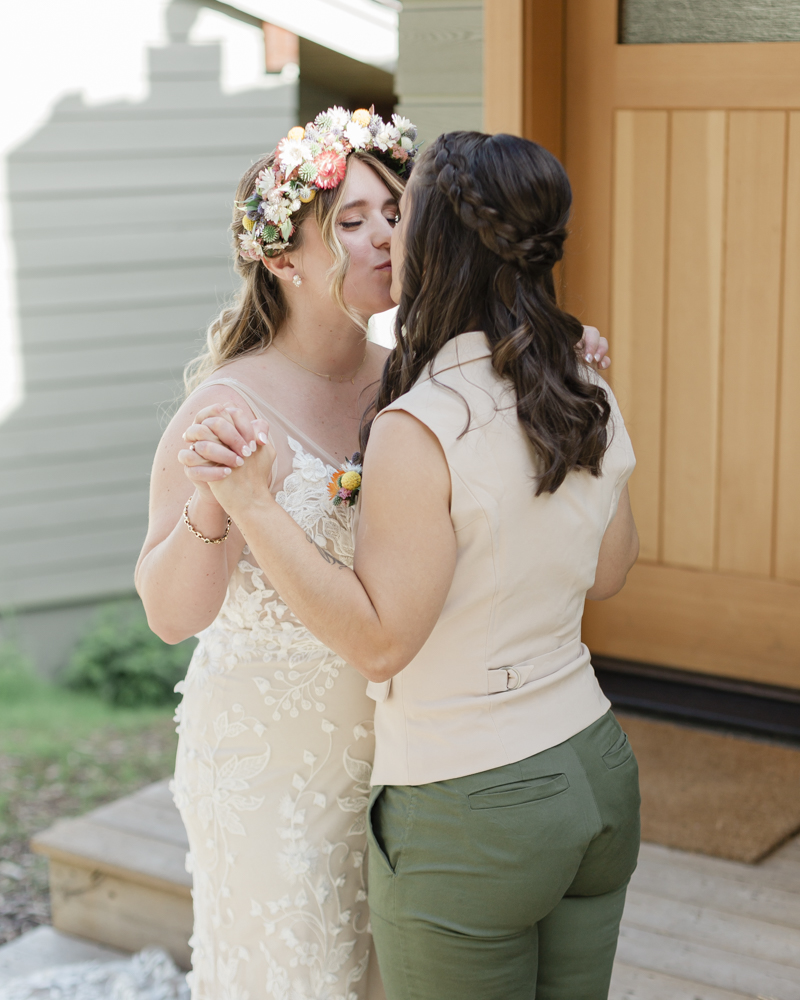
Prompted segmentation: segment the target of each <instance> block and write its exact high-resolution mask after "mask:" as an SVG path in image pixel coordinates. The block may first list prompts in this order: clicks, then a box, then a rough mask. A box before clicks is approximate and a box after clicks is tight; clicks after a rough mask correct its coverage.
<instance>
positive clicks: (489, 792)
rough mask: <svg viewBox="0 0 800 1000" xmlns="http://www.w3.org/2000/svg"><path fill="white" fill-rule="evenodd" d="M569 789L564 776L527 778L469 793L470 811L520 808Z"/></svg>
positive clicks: (548, 775)
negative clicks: (501, 807)
mask: <svg viewBox="0 0 800 1000" xmlns="http://www.w3.org/2000/svg"><path fill="white" fill-rule="evenodd" d="M568 788H569V779H568V778H567V776H566V774H547V775H545V776H544V777H542V778H529V779H528V780H527V781H512V782H510V783H509V784H506V785H495V786H494V787H492V788H481V789H479V790H478V791H477V792H470V794H469V795H468V796H467V798H468V799H469V807H470V809H495V808H497V807H500V806H521V805H524V804H525V803H526V802H536V801H538V800H539V799H549V798H551V797H552V796H553V795H559V794H560V793H561V792H565V791H566V790H567V789H568Z"/></svg>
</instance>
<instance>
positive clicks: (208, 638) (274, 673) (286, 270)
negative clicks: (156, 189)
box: [136, 109, 402, 1000]
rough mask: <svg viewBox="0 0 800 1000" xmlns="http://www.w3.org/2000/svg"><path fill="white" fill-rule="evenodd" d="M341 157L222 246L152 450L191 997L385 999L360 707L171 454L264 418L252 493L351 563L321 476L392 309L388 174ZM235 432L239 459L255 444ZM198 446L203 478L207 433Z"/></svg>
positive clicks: (377, 365)
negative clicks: (218, 426)
mask: <svg viewBox="0 0 800 1000" xmlns="http://www.w3.org/2000/svg"><path fill="white" fill-rule="evenodd" d="M333 112H337V109H333ZM331 113H332V112H329V113H328V114H329V115H330V114H331ZM349 117H350V116H349V114H348V116H347V118H348V119H349ZM334 128H335V123H334ZM291 140H292V136H290V137H289V140H287V141H286V142H290V141H291ZM284 148H285V147H284ZM280 150H281V147H279V151H278V154H277V155H278V157H280V155H281V154H280ZM292 151H293V150H292V147H289V152H292ZM294 152H296V149H295V150H294ZM287 155H288V154H287ZM340 159H341V165H342V167H343V166H344V164H345V163H346V164H347V170H346V176H344V177H340V178H339V180H340V181H342V180H343V183H339V184H338V187H334V186H331V187H329V188H320V189H318V190H316V197H315V198H314V200H313V201H311V200H309V201H308V202H307V203H301V201H300V200H297V201H296V204H294V205H292V204H289V210H290V212H291V223H292V224H294V226H295V227H296V228H295V230H294V232H293V233H292V235H291V237H290V238H289V240H288V241H287V245H285V246H283V247H282V248H281V251H282V252H278V253H275V254H274V255H273V256H267V255H262V254H258V253H257V252H255V253H252V254H250V255H248V256H241V255H238V254H237V269H238V270H239V272H240V274H241V277H242V279H243V280H242V288H241V291H240V294H239V298H238V301H237V302H236V303H235V304H234V305H233V306H232V307H231V308H230V309H228V310H226V311H225V312H224V313H223V314H222V315H221V316H220V318H219V319H218V320H217V322H216V323H215V324H214V325H213V326H212V328H211V331H210V335H209V349H208V352H207V353H206V354H205V355H203V356H202V358H201V359H200V360H199V362H198V363H196V364H195V366H194V367H193V368H192V370H191V375H190V378H191V379H192V381H190V388H191V389H193V391H192V392H191V394H190V395H189V397H188V398H187V400H186V402H185V403H184V404H183V406H182V407H181V408H180V410H179V411H178V413H177V414H176V416H175V418H174V419H173V421H172V422H171V424H170V426H169V428H168V429H167V431H166V433H165V434H164V437H163V439H162V442H161V444H160V446H159V449H158V453H157V455H156V460H155V464H154V467H153V478H152V491H151V519H150V529H149V533H148V536H147V539H146V542H145V545H144V548H143V551H142V555H141V557H140V561H139V565H138V567H137V578H136V582H137V588H138V590H139V593H140V594H141V596H142V599H143V601H144V604H145V608H146V610H147V614H148V620H149V622H150V625H151V627H152V628H153V630H154V631H155V632H157V633H158V634H159V635H160V636H161V637H162V638H163V639H165V640H166V641H167V642H176V641H179V640H181V639H183V638H185V637H187V636H189V635H194V634H196V635H198V636H199V644H198V646H197V649H196V651H195V654H194V657H193V659H192V662H191V664H190V666H189V670H188V673H187V676H186V679H185V680H184V681H183V682H182V683H181V685H179V690H180V691H181V693H182V695H183V700H182V702H181V704H180V706H179V708H178V714H177V718H178V722H179V725H178V733H179V747H178V758H177V763H176V770H175V780H174V795H175V801H176V804H177V805H178V807H179V809H180V812H181V815H182V817H183V820H184V822H185V824H186V828H187V831H188V835H189V845H190V853H189V856H188V858H187V864H188V866H189V868H190V870H191V872H192V876H193V883H194V889H193V899H194V918H195V919H194V934H193V937H192V942H191V943H192V948H193V957H192V967H193V968H192V972H191V973H190V977H189V979H190V985H191V993H192V998H193V1000H260V998H262V997H272V998H276V1000H307V998H308V1000H311V998H319V1000H322V998H326V1000H379V998H381V997H382V996H383V990H382V987H381V986H380V979H379V976H378V975H377V971H376V969H373V970H370V969H369V958H370V943H371V936H370V928H369V912H368V908H367V902H366V898H367V897H366V885H365V880H364V872H365V864H364V853H365V849H366V833H365V829H366V828H365V808H366V804H367V796H368V792H369V778H370V771H371V763H372V756H373V734H372V716H373V711H374V702H372V701H370V700H369V699H368V698H367V695H366V682H365V681H364V679H363V678H362V677H361V676H360V675H359V674H358V673H356V672H355V671H354V670H352V669H351V668H350V667H348V666H347V664H345V663H344V661H343V660H342V659H341V658H340V657H339V656H337V655H336V654H334V653H333V652H331V651H330V650H329V649H327V648H326V647H325V646H324V645H323V644H322V643H321V642H319V641H318V640H317V639H316V638H315V637H314V636H313V635H312V634H311V633H310V632H309V631H308V630H307V629H306V628H305V627H304V626H303V625H302V623H301V622H299V621H298V620H297V619H296V618H295V617H294V616H293V615H292V614H291V613H290V612H289V610H288V608H287V607H286V605H285V604H284V603H283V601H282V600H281V598H280V595H278V594H277V593H276V592H275V590H274V589H273V588H272V587H271V586H270V582H269V580H268V579H266V578H265V575H264V573H263V571H262V570H261V569H260V567H259V566H258V565H257V563H256V562H255V560H254V559H253V557H252V555H251V553H250V552H249V550H248V549H247V547H246V546H245V545H244V540H243V538H242V536H241V534H240V533H239V532H238V530H237V528H236V525H235V524H231V525H229V526H228V524H227V518H226V515H225V512H224V511H223V510H222V509H221V508H220V507H219V506H218V505H217V504H216V501H214V499H213V495H212V493H211V491H210V489H209V488H208V486H207V485H205V484H204V483H199V484H197V488H196V489H195V490H194V492H193V493H192V486H190V485H189V484H188V483H187V480H186V479H185V477H184V474H183V470H182V468H181V466H180V465H179V464H178V462H177V461H176V456H177V454H178V452H179V451H180V449H181V448H183V447H185V445H184V443H183V440H182V432H183V431H185V429H186V428H187V426H189V425H190V424H192V422H193V421H195V422H196V423H197V425H199V424H200V422H201V421H202V420H203V419H205V418H206V417H207V416H208V415H209V414H213V413H214V412H217V411H218V410H222V409H227V410H229V411H230V410H233V411H235V412H234V419H235V421H236V422H237V424H238V426H239V427H241V428H249V426H250V421H251V420H252V418H253V416H254V415H255V416H260V417H264V418H266V419H268V420H269V422H270V426H271V435H272V438H273V444H274V446H275V448H276V451H277V456H278V457H277V458H276V460H275V463H274V464H273V468H272V476H271V482H270V483H265V484H264V485H265V488H269V489H270V490H271V491H272V493H273V494H274V496H275V498H276V500H277V502H278V503H280V504H281V506H282V507H284V509H285V510H287V511H288V512H289V513H290V514H291V515H292V517H293V518H294V519H295V520H296V521H297V523H298V524H299V525H300V526H301V527H302V528H303V529H304V531H306V533H307V535H308V537H309V540H310V541H312V542H313V543H314V544H316V545H317V546H319V547H320V548H321V549H322V550H323V551H324V552H326V553H328V554H329V555H330V557H332V558H336V559H338V560H340V561H341V562H344V563H346V564H348V565H349V564H352V559H353V524H352V522H353V514H354V510H353V508H351V507H350V506H348V505H347V504H346V503H345V504H341V505H338V506H335V505H334V504H333V503H332V501H331V497H330V495H329V490H328V484H329V482H330V480H331V477H332V476H333V474H334V472H336V470H338V469H341V468H342V465H343V463H344V461H345V460H346V459H347V457H348V456H350V455H351V454H352V453H353V452H355V451H356V448H357V441H358V427H359V421H360V417H361V413H362V410H363V409H364V404H365V400H366V399H367V398H368V394H367V393H366V390H367V389H368V387H369V386H370V385H373V384H374V383H375V382H376V381H377V380H378V379H379V378H380V372H381V369H382V365H383V360H384V357H385V350H384V349H383V348H381V347H380V346H378V345H376V344H372V343H367V340H366V336H365V322H366V320H367V318H368V317H369V316H370V315H372V314H374V313H376V312H380V311H383V310H385V309H388V308H389V307H390V306H391V305H392V302H391V300H390V298H389V286H390V282H391V270H390V267H389V266H388V265H389V238H390V235H391V231H392V227H393V225H394V223H395V220H396V213H397V201H398V199H399V195H400V193H401V191H402V181H401V179H400V177H399V176H398V174H397V173H395V172H394V171H393V170H391V169H389V168H388V167H387V166H386V165H385V163H384V162H381V159H380V158H379V157H378V156H375V155H371V154H370V153H369V152H366V151H363V150H362V151H355V152H351V153H350V155H349V157H348V158H347V160H345V157H344V156H341V158H340ZM383 159H384V161H385V159H386V158H385V157H384V158H383ZM336 165H337V164H335V163H334V166H336ZM273 166H274V167H276V168H279V166H280V165H279V164H276V163H275V162H274V159H273V157H272V156H270V157H267V158H265V159H264V160H262V161H260V162H259V163H256V164H255V165H254V166H253V167H252V168H251V169H250V170H249V171H248V172H247V174H246V175H245V176H244V178H243V179H242V182H241V184H240V186H239V190H238V193H237V199H236V201H237V205H241V204H242V203H243V202H244V201H246V200H247V199H248V198H251V196H252V194H253V192H254V189H255V188H256V185H257V184H260V185H262V190H263V188H265V187H267V186H268V184H263V183H262V182H263V179H264V177H265V175H266V173H267V171H270V170H271V168H272V167H273ZM397 166H398V167H400V166H401V162H400V161H399V160H398V161H397ZM275 172H276V173H277V169H276V171H275ZM342 173H343V174H344V170H342ZM271 180H272V181H273V183H274V175H273V177H272V178H271ZM279 207H280V206H279ZM253 214H256V213H253ZM248 221H249V222H250V223H251V224H250V225H248ZM258 225H259V222H258V218H257V219H256V226H255V227H253V226H252V220H248V217H247V216H244V215H243V213H242V211H241V210H240V209H237V210H236V211H235V213H234V223H233V227H232V229H233V233H234V241H235V246H236V247H237V249H241V248H242V247H244V248H245V250H247V249H250V248H252V246H253V236H254V231H255V233H256V234H257V227H258ZM287 232H288V230H287ZM284 238H285V237H284ZM331 272H332V273H331ZM220 422H221V423H226V422H225V421H223V420H222V418H221V417H220ZM226 427H231V425H230V424H227V423H226ZM232 432H233V434H234V437H235V438H236V440H235V441H234V442H233V446H234V447H235V450H236V451H237V453H238V455H239V456H240V458H239V461H240V462H241V457H243V456H246V455H248V454H249V453H250V451H251V450H254V448H255V442H250V441H248V440H247V439H242V438H239V437H238V435H236V432H235V430H233V431H232ZM222 433H223V431H220V434H221V435H222ZM246 433H249V431H246ZM228 443H232V442H231V439H230V438H229V440H228ZM193 451H194V454H195V456H196V460H197V462H198V464H203V465H204V466H205V463H209V464H208V466H207V467H208V478H209V479H213V478H215V476H216V475H217V474H218V473H217V471H216V469H215V468H212V466H211V465H210V461H211V460H213V459H214V457H215V452H214V446H213V445H212V444H211V443H210V442H202V441H200V442H197V443H196V444H195V446H194V448H193ZM194 472H195V473H197V472H198V470H197V469H195V470H194ZM190 493H191V497H190V499H189V502H188V504H187V496H188V495H189V494H190ZM184 505H186V506H184ZM226 532H227V537H226V538H225V540H224V541H223V542H217V541H216V540H217V539H219V538H221V537H223V536H225V535H226ZM198 536H202V539H201V537H198ZM203 539H209V540H211V541H207V542H206V541H204V540H203Z"/></svg>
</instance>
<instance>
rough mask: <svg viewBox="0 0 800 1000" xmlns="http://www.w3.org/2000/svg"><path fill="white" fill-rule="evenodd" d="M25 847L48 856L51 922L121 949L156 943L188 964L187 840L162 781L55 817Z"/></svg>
mask: <svg viewBox="0 0 800 1000" xmlns="http://www.w3.org/2000/svg"><path fill="white" fill-rule="evenodd" d="M31 846H32V848H33V850H34V851H36V852H37V853H39V854H44V855H46V857H47V858H48V861H49V865H50V895H51V909H52V918H53V926H54V927H56V928H57V929H58V930H60V931H63V932H64V933H66V934H75V935H77V936H79V937H82V938H88V939H90V940H92V941H97V942H100V943H101V944H106V945H110V946H112V947H114V948H121V949H123V950H125V951H139V950H140V949H141V948H145V947H147V946H148V945H160V946H161V947H162V948H165V949H166V950H167V951H168V952H169V953H170V954H171V955H172V957H173V958H174V959H175V961H176V962H177V963H178V964H179V965H181V966H182V967H183V968H188V967H189V964H190V950H189V937H190V935H191V933H192V898H191V887H192V879H191V875H189V874H188V873H187V871H186V852H187V850H188V848H189V844H188V840H187V838H186V831H185V830H184V828H183V823H182V822H181V818H180V816H179V814H178V811H177V809H176V808H175V806H174V804H173V802H172V796H171V794H170V791H169V787H168V782H167V781H160V782H157V783H156V784H154V785H149V786H148V787H147V788H143V789H142V790H141V791H138V792H136V793H134V794H133V795H128V796H126V797H125V798H122V799H119V800H118V801H116V802H112V803H111V804H109V805H105V806H101V807H100V808H99V809H95V810H94V811H92V812H90V813H87V815H85V816H81V817H80V818H78V819H65V820H60V821H59V822H57V823H56V824H55V825H54V826H52V827H50V829H48V830H45V831H44V832H42V833H40V834H37V835H36V837H34V839H33V841H32V842H31Z"/></svg>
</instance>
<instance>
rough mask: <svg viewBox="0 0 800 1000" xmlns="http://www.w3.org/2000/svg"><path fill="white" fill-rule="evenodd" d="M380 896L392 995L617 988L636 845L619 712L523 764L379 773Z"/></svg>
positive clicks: (375, 830)
mask: <svg viewBox="0 0 800 1000" xmlns="http://www.w3.org/2000/svg"><path fill="white" fill-rule="evenodd" d="M368 815H369V823H368V837H369V846H370V851H369V902H370V910H371V913H372V931H373V934H374V937H375V947H376V949H377V952H378V961H379V964H380V969H381V974H382V976H383V981H384V985H385V987H386V994H387V996H388V998H389V1000H534V998H535V1000H606V998H607V996H608V988H609V981H610V978H611V967H612V964H613V961H614V953H615V951H616V947H617V937H618V934H619V922H620V918H621V917H622V909H623V906H624V903H625V891H626V889H627V885H628V880H629V879H630V877H631V875H632V873H633V870H634V868H635V867H636V858H637V855H638V851H639V780H638V768H637V765H636V759H635V757H634V756H633V751H632V750H631V747H630V745H629V743H628V740H627V737H626V736H625V734H624V733H623V732H622V730H621V729H620V727H619V724H618V723H617V720H616V719H615V718H614V716H613V715H612V713H611V712H609V713H608V714H607V715H605V716H603V718H602V719H599V720H598V721H597V722H595V723H593V724H592V725H591V726H589V727H588V729H585V730H583V732H581V733H578V734H577V736H573V737H572V739H570V740H567V741H566V743H562V744H560V745H559V746H556V747H552V748H551V749H550V750H545V751H543V752H542V753H539V754H536V755H535V756H533V757H528V758H527V759H526V760H521V761H519V763H516V764H507V765H505V766H504V767H498V768H495V769H493V770H491V771H483V772H481V773H480V774H471V775H468V776H467V777H464V778H455V779H452V780H450V781H437V782H433V783H431V784H428V785H388V786H382V785H378V786H376V787H375V788H373V790H372V795H371V798H370V805H369V814H368Z"/></svg>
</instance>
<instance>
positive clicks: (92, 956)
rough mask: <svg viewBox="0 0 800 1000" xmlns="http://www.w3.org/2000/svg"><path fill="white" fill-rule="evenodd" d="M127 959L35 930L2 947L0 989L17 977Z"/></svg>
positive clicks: (109, 950)
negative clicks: (88, 963) (91, 963)
mask: <svg viewBox="0 0 800 1000" xmlns="http://www.w3.org/2000/svg"><path fill="white" fill-rule="evenodd" d="M126 957H127V953H126V952H124V951H117V950H116V949H114V948H104V947H103V946H101V945H99V944H95V943H94V942H93V941H86V940H85V939H84V938H78V937H72V936H71V935H70V934H62V933H61V931H57V930H55V928H53V927H36V928H35V929H34V930H32V931H28V933H27V934H23V935H22V937H18V938H16V939H15V940H14V941H9V942H8V944H4V945H2V946H1V947H0V987H2V986H4V985H5V984H6V983H7V982H8V981H9V980H11V979H16V977H17V976H27V975H30V974H31V973H32V972H39V971H41V970H43V969H48V968H53V967H54V966H56V965H72V963H73V962H113V961H114V960H115V959H119V958H126Z"/></svg>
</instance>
